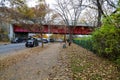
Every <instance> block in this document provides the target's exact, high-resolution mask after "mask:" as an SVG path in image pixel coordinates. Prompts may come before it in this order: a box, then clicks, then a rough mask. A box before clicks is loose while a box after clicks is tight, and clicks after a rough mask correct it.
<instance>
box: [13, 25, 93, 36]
mask: <svg viewBox="0 0 120 80" xmlns="http://www.w3.org/2000/svg"><path fill="white" fill-rule="evenodd" d="M70 27H71V28H70V29H68V27H66V26H63V25H43V28H42V31H40V29H39V28H38V27H32V26H29V27H27V28H25V27H21V26H18V25H15V24H14V25H13V30H14V32H19V33H22V32H24V33H39V32H42V33H50V34H69V33H72V34H78V35H80V34H81V35H87V34H91V32H92V31H93V27H92V26H75V27H72V26H70Z"/></svg>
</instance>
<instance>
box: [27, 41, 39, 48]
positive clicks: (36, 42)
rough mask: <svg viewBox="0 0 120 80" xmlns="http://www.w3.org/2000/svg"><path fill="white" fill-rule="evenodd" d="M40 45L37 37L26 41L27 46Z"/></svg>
mask: <svg viewBox="0 0 120 80" xmlns="http://www.w3.org/2000/svg"><path fill="white" fill-rule="evenodd" d="M38 45H39V43H38V40H37V39H28V40H27V41H26V43H25V46H26V47H35V46H38Z"/></svg>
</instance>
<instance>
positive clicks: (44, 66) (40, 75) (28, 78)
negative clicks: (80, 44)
mask: <svg viewBox="0 0 120 80" xmlns="http://www.w3.org/2000/svg"><path fill="white" fill-rule="evenodd" d="M60 47H61V45H60V44H53V45H50V46H49V47H48V48H46V50H43V51H42V52H39V53H38V54H34V55H32V56H30V57H28V58H27V59H24V60H23V61H20V62H18V63H16V64H14V65H12V66H10V67H9V68H7V69H5V70H4V71H2V72H0V80H47V79H48V77H49V72H50V71H51V69H52V68H53V67H54V66H55V65H56V64H57V58H58V55H59V51H60V49H59V48H60Z"/></svg>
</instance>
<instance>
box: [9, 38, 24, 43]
mask: <svg viewBox="0 0 120 80" xmlns="http://www.w3.org/2000/svg"><path fill="white" fill-rule="evenodd" d="M25 41H26V39H24V38H15V39H13V40H12V41H11V43H22V42H25Z"/></svg>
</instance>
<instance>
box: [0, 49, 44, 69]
mask: <svg viewBox="0 0 120 80" xmlns="http://www.w3.org/2000/svg"><path fill="white" fill-rule="evenodd" d="M43 49H44V48H41V47H34V48H29V49H25V50H22V51H18V52H17V54H16V52H14V55H10V56H7V57H5V58H1V59H0V71H2V70H4V69H5V68H7V67H9V66H11V65H13V64H15V63H17V62H19V61H21V60H23V59H26V58H28V57H29V56H30V55H33V53H34V54H37V53H38V52H40V51H41V50H43Z"/></svg>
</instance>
